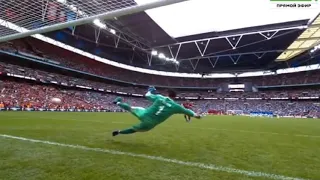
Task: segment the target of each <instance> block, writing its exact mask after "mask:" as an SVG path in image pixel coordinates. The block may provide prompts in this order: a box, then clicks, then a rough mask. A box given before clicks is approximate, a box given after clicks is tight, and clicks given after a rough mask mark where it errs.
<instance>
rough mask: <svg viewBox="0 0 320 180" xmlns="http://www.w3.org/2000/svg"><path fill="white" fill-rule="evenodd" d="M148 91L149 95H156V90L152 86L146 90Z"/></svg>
mask: <svg viewBox="0 0 320 180" xmlns="http://www.w3.org/2000/svg"><path fill="white" fill-rule="evenodd" d="M148 91H149V92H150V93H151V94H155V93H156V88H155V87H154V86H150V87H149V88H148Z"/></svg>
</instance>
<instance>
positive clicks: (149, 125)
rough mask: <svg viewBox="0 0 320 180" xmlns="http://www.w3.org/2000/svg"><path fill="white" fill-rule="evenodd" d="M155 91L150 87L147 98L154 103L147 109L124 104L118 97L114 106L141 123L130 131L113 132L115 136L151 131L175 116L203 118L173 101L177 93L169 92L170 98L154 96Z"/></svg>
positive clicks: (129, 129)
mask: <svg viewBox="0 0 320 180" xmlns="http://www.w3.org/2000/svg"><path fill="white" fill-rule="evenodd" d="M155 91H156V89H155V88H154V87H150V88H149V89H148V92H147V94H146V95H145V97H146V98H147V99H148V100H149V101H151V102H152V103H153V104H152V105H151V106H149V107H147V108H142V107H132V106H130V105H129V104H127V103H124V102H122V98H121V97H117V98H116V99H115V100H114V102H113V103H114V104H117V105H118V106H120V107H121V108H122V109H124V110H126V111H129V112H131V113H132V114H133V115H134V116H136V117H137V118H138V119H139V120H140V123H139V124H137V125H134V126H132V127H130V128H128V129H124V130H117V131H113V132H112V135H113V136H117V135H119V134H132V133H136V132H146V131H149V130H151V129H153V128H154V127H155V126H157V125H159V124H161V123H162V122H164V121H165V120H167V119H168V118H169V117H170V116H172V115H174V114H185V115H188V116H191V117H195V118H198V119H200V118H201V116H200V115H198V114H197V113H195V112H193V111H191V110H189V109H186V108H184V107H183V106H181V105H180V104H178V103H176V102H175V101H174V100H173V99H174V98H175V97H176V93H175V92H174V91H173V90H168V97H165V96H162V95H160V94H154V93H155Z"/></svg>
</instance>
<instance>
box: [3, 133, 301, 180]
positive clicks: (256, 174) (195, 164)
mask: <svg viewBox="0 0 320 180" xmlns="http://www.w3.org/2000/svg"><path fill="white" fill-rule="evenodd" d="M0 137H2V138H6V139H16V140H20V141H27V142H32V143H41V144H48V145H53V146H60V147H68V148H73V149H80V150H84V151H94V152H102V153H108V154H113V155H123V156H130V157H137V158H143V159H149V160H156V161H162V162H167V163H173V164H179V165H184V166H190V167H197V168H201V169H208V170H214V171H220V172H227V173H233V174H242V175H245V176H251V177H264V178H268V179H277V180H306V179H303V178H296V177H287V176H283V175H277V174H269V173H264V172H256V171H246V170H241V169H235V168H229V167H224V166H217V165H214V164H203V163H198V162H189V161H181V160H177V159H169V158H165V157H161V156H150V155H146V154H135V153H131V152H123V151H116V150H108V149H102V148H90V147H86V146H81V145H72V144H62V143H58V142H51V141H43V140H37V139H29V138H24V137H18V136H11V135H6V134H0Z"/></svg>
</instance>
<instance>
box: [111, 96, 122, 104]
mask: <svg viewBox="0 0 320 180" xmlns="http://www.w3.org/2000/svg"><path fill="white" fill-rule="evenodd" d="M118 102H122V98H121V97H117V98H116V99H115V100H114V101H113V104H117V103H118Z"/></svg>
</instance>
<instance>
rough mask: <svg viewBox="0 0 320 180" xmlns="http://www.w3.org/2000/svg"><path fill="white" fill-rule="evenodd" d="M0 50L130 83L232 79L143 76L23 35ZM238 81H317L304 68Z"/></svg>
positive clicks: (199, 83)
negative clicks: (299, 70)
mask: <svg viewBox="0 0 320 180" xmlns="http://www.w3.org/2000/svg"><path fill="white" fill-rule="evenodd" d="M0 49H1V50H4V51H9V52H15V53H16V52H23V53H28V54H32V55H35V56H40V57H43V58H47V59H51V60H54V61H56V62H59V63H60V65H62V66H65V67H68V68H71V69H76V70H80V71H84V72H88V73H92V74H95V75H100V76H104V77H107V78H112V79H116V80H122V81H127V82H132V83H139V84H148V85H157V86H175V87H217V86H218V85H219V84H221V83H229V82H233V81H234V78H222V79H205V78H203V79H199V78H197V79H196V78H176V77H166V76H157V75H146V74H143V73H139V72H134V71H129V70H125V69H120V68H118V67H114V66H111V65H107V64H104V63H100V62H98V61H94V60H91V59H89V58H87V57H84V56H80V55H78V54H75V53H73V52H70V51H66V50H64V49H61V48H59V47H56V46H53V45H51V44H48V43H45V42H42V41H39V40H36V39H32V38H27V39H23V40H16V41H13V42H9V43H4V44H1V45H0ZM240 81H241V82H252V83H253V84H254V85H256V86H276V85H298V84H311V83H320V71H319V70H317V71H307V72H299V73H292V74H281V75H269V76H259V77H250V78H241V79H240Z"/></svg>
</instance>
